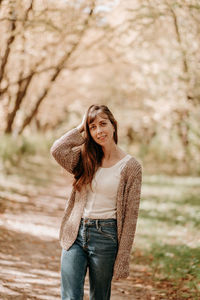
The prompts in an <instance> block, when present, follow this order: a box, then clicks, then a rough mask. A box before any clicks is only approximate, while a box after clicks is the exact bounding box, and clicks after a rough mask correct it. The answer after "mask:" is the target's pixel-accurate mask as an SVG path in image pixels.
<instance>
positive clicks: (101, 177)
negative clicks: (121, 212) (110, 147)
mask: <svg viewBox="0 0 200 300" xmlns="http://www.w3.org/2000/svg"><path fill="white" fill-rule="evenodd" d="M130 158H131V155H130V154H127V155H126V156H124V157H123V158H122V159H121V160H119V161H118V162H117V163H116V164H115V165H114V166H112V167H109V168H103V167H99V168H98V170H97V171H96V173H95V175H94V177H93V180H92V190H91V189H90V187H89V185H88V195H87V203H86V205H85V208H84V211H83V218H92V219H109V218H116V217H117V216H116V210H117V207H116V198H117V197H116V196H117V190H118V185H119V181H120V173H121V171H122V169H123V167H124V166H125V164H126V162H127V161H128V160H129V159H130Z"/></svg>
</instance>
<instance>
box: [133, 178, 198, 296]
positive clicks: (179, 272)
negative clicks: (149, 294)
mask: <svg viewBox="0 0 200 300" xmlns="http://www.w3.org/2000/svg"><path fill="white" fill-rule="evenodd" d="M199 204H200V178H197V177H194V178H192V177H185V176H184V177H169V176H164V175H162V176H160V175H154V176H144V178H143V187H142V196H141V204H140V212H139V219H138V225H137V234H136V238H135V246H136V247H135V249H134V251H133V254H134V255H133V256H134V257H132V260H133V263H138V264H144V263H145V264H147V265H148V266H149V268H150V270H151V274H152V278H153V280H155V281H161V280H168V281H170V282H171V283H172V290H173V289H174V293H176V297H178V298H177V299H198V297H199V293H200V286H199V282H200V239H199V227H200V208H199V207H200V206H199ZM138 251H139V253H140V255H137V252H138ZM141 253H142V254H141ZM191 297H192V298H191ZM169 299H171V298H169ZM172 299H174V298H172Z"/></svg>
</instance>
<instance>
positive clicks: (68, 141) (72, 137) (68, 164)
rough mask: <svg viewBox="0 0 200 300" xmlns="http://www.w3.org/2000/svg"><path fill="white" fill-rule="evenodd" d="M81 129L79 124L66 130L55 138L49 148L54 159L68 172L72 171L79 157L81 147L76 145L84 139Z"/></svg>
mask: <svg viewBox="0 0 200 300" xmlns="http://www.w3.org/2000/svg"><path fill="white" fill-rule="evenodd" d="M82 131H83V128H82V126H80V125H79V126H78V127H76V128H74V129H72V130H70V131H68V132H67V133H65V134H64V135H63V136H61V137H60V138H59V139H57V140H56V141H55V142H54V143H53V145H52V147H51V149H50V152H51V154H52V155H53V157H54V158H55V160H56V161H57V162H58V163H59V164H60V165H61V166H62V167H63V168H64V169H65V170H67V171H68V172H70V173H73V170H74V168H75V166H76V164H77V163H78V160H79V157H80V152H81V149H80V147H78V146H80V145H82V144H83V143H84V141H85V139H84V138H83V136H82V135H81V132H82Z"/></svg>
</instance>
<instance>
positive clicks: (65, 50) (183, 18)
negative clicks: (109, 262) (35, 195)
mask: <svg viewBox="0 0 200 300" xmlns="http://www.w3.org/2000/svg"><path fill="white" fill-rule="evenodd" d="M199 49H200V4H199V1H195V0H177V1H174V0H154V1H148V0H140V1H139V0H138V1H137V0H136V1H133V0H126V1H120V0H113V1H109V0H96V1H95V0H82V1H81V0H79V1H78V0H75V1H67V0H62V1H61V0H60V1H53V0H49V1H47V0H33V1H30V0H27V1H26V0H23V1H18V0H17V1H12V0H10V1H9V0H1V1H0V120H1V122H0V136H1V143H0V159H1V162H0V168H1V174H2V175H1V176H2V180H3V181H2V182H3V183H2V189H3V190H4V192H2V193H1V200H3V201H2V202H1V212H2V213H3V214H5V212H6V211H7V212H9V211H10V209H11V207H10V204H8V203H9V201H11V200H10V198H12V197H14V196H10V198H9V197H8V196H6V194H5V193H6V192H8V189H9V188H8V187H7V190H6V188H5V181H7V182H8V181H9V182H10V185H12V184H13V181H12V178H13V177H12V175H13V174H15V175H17V177H18V179H17V180H18V181H20V180H22V179H21V178H22V177H23V176H25V177H26V179H27V178H28V176H30V178H29V180H31V178H33V174H35V172H36V169H34V167H33V165H31V163H33V162H35V163H38V164H39V169H40V172H42V171H41V170H42V169H41V167H40V164H41V165H44V164H45V166H48V165H49V166H51V168H52V164H53V167H54V168H56V166H55V164H54V163H53V162H52V161H51V158H50V155H49V148H50V146H51V145H52V143H53V141H54V140H55V139H56V138H58V137H60V136H61V135H62V134H64V133H65V132H66V131H68V130H70V129H71V128H73V127H75V126H77V125H78V124H79V122H80V121H81V119H82V116H83V113H84V112H85V111H86V109H87V108H88V106H89V105H91V104H94V103H99V104H105V105H108V107H109V108H110V109H111V111H112V112H113V114H114V116H115V117H116V119H117V121H118V126H119V141H120V145H121V147H122V148H124V150H125V151H127V152H129V153H130V154H132V155H133V156H135V157H137V158H138V159H139V160H140V161H141V162H142V165H143V170H144V189H143V194H142V196H143V199H144V201H143V204H142V205H143V206H141V220H142V218H144V219H145V218H147V214H148V218H149V216H150V215H151V214H150V210H151V209H152V210H153V208H152V205H153V206H154V205H155V206H156V205H157V204H156V203H157V202H158V198H159V193H160V191H161V189H162V188H161V186H163V185H165V184H166V185H168V186H169V190H165V193H164V194H165V195H164V196H163V194H162V195H161V196H160V201H161V202H162V203H163V202H165V201H166V199H164V198H162V197H168V196H169V194H170V193H171V191H172V189H174V194H173V193H172V194H173V195H172V194H170V197H171V198H170V201H172V198H173V197H174V199H175V198H178V199H179V200H180V199H181V200H180V201H183V202H179V206H180V203H181V206H182V205H184V206H182V208H181V207H179V206H175V204H173V205H174V206H173V207H172V206H170V205H172V203H171V202H170V204H169V203H168V204H167V205H168V206H167V208H166V207H165V208H163V209H165V210H168V212H169V213H170V215H171V216H172V218H173V220H175V224H174V223H173V222H172V223H173V224H171V220H170V221H169V220H168V219H167V220H165V218H164V215H162V218H161V217H160V212H159V211H158V214H157V215H156V216H155V215H154V217H155V220H156V221H155V222H165V221H166V222H168V223H167V227H166V228H165V230H166V231H167V230H168V229H169V228H168V226H172V227H173V226H175V225H177V224H178V226H183V227H185V226H186V227H187V226H188V227H190V226H191V228H192V229H191V228H190V229H191V230H192V238H191V240H190V241H188V240H187V238H186V240H184V244H185V245H186V244H187V247H188V248H187V249H186V253H185V252H184V254H183V255H184V257H185V255H186V257H187V258H188V256H189V253H191V247H192V248H193V249H196V247H197V246H198V247H199V243H198V240H197V238H196V236H197V226H199V221H198V216H197V213H198V210H197V208H198V206H197V203H199V183H200V180H199V175H200V155H199V152H200V126H199V125H200V51H199ZM25 165H26V167H27V165H29V167H30V170H31V171H30V173H29V175H27V173H26V172H25V171H24V170H25V169H24V168H25ZM43 170H44V169H43ZM59 172H60V171H59V170H58V174H60V173H59ZM19 174H20V175H19ZM23 174H24V175H23ZM43 174H46V173H45V171H44V173H43ZM47 174H50V173H48V172H47ZM47 174H46V176H47ZM62 174H63V173H62ZM10 176H11V177H12V178H11V177H10ZM53 176H54V175H52V178H53ZM47 177H48V176H47ZM47 177H45V179H44V178H43V179H41V178H40V179H38V181H37V184H38V185H41V182H42V184H44V181H45V184H46V183H47V182H49V181H50V178H47ZM27 180H28V179H27ZM34 184H36V183H35V182H34ZM152 185H155V186H156V187H157V192H156V193H157V194H156V196H155V194H153V193H154V192H155V191H154V192H152V191H150V186H152ZM3 186H4V187H3ZM34 188H35V186H34ZM170 188H171V189H170ZM184 188H187V191H186V190H185V189H184ZM177 189H179V193H180V194H179V195H178V196H177V194H176V195H175V190H176V192H177ZM15 192H16V191H15ZM150 194H151V195H150ZM166 195H168V196H166ZM183 195H184V197H185V198H184V197H183ZM153 197H155V198H153ZM12 199H14V198H12ZM145 199H146V200H145ZM150 199H153V201H152V202H151V203H149V200H150ZM155 199H156V200H155ZM15 200H16V199H15ZM168 200H169V199H168ZM12 201H14V200H12ZM16 201H18V200H16ZM27 201H28V200H27ZM145 201H146V202H145ZM156 201H157V202H156ZM184 201H185V202H184ZM12 203H13V202H12ZM145 203H146V204H145ZM166 203H167V202H166ZM145 205H146V206H145ZM61 206H62V207H63V204H62V205H61ZM150 207H151V208H150ZM183 207H184V209H183ZM181 210H182V212H181ZM183 210H184V213H183ZM166 212H167V211H165V212H164V210H163V213H164V214H165V213H166ZM8 218H9V217H8ZM151 218H152V215H151ZM160 218H161V219H160ZM141 222H142V221H141ZM151 222H153V221H152V220H151ZM188 222H189V224H188ZM145 224H146V223H144V224H143V225H142V223H141V225H139V228H138V232H139V235H140V226H144V225H145ZM156 224H157V225H158V224H159V223H156ZM162 224H163V223H162ZM4 225H5V224H3V225H2V226H4ZM154 225H155V224H154ZM158 226H159V225H158ZM179 229H180V228H179ZM148 234H149V233H148ZM178 234H180V231H179V233H177V235H178ZM187 234H188V235H189V234H190V232H188V233H187ZM150 240H151V242H152V236H151V239H150ZM141 241H142V238H141ZM179 242H180V240H179ZM141 243H142V242H141ZM139 244H140V240H138V245H139ZM154 250H155V249H154ZM154 250H152V251H154ZM148 251H149V252H148V254H149V253H150V250H148ZM160 251H161V252H162V251H164V250H160ZM171 251H172V250H171ZM173 251H175V252H176V251H177V249H174V250H173ZM173 251H172V252H173ZM195 251H196V250H195ZM175 252H174V253H173V255H181V254H180V252H178V254H175ZM153 253H154V254H155V252H153ZM170 253H171V252H170ZM195 253H196V252H195ZM154 254H153V255H154ZM143 255H144V253H143ZM145 255H146V254H145ZM151 255H152V254H151ZM155 255H158V254H155ZM173 255H172V256H173ZM193 256H195V259H197V258H196V254H195V255H193ZM193 256H192V258H191V259H194V257H193ZM136 257H137V255H136ZM158 261H159V260H158V259H157V262H158ZM161 264H163V261H162V263H161ZM166 264H168V261H167V260H166ZM188 264H189V266H190V267H191V266H193V269H194V270H196V267H197V265H199V260H195V261H193V260H192V263H191V260H189V261H188ZM164 265H165V264H164ZM157 268H158V266H157ZM176 268H177V266H176V267H175V269H174V274H178V271H177V269H176ZM188 268H189V267H188V266H187V267H185V269H184V270H187V271H186V272H189V271H188ZM191 272H193V271H191ZM193 273H194V272H193ZM193 273H192V275H191V274H190V275H191V276H193V277H192V280H191V277H190V280H189V279H188V277H186V281H188V280H189V281H190V282H193V285H190V290H193V292H194V293H195V292H197V290H198V288H197V284H196V283H195V282H196V281H195V280H196V279H197V277H198V276H200V275H199V273H198V275H197V272H196V271H195V273H194V274H193ZM180 278H181V279H183V278H185V277H184V276H183V274H182V273H181V275H180ZM195 278H196V279H195ZM193 279H194V281H193ZM181 286H182V285H181ZM49 299H50V298H49ZM167 299H170V298H167ZM174 299H175V298H174Z"/></svg>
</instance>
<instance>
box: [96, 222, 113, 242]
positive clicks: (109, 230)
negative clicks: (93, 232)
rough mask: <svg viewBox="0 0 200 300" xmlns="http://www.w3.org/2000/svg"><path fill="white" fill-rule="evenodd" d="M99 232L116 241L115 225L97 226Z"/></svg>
mask: <svg viewBox="0 0 200 300" xmlns="http://www.w3.org/2000/svg"><path fill="white" fill-rule="evenodd" d="M98 230H99V232H100V233H101V234H103V235H104V236H106V237H107V238H109V239H111V240H112V241H114V242H115V243H117V227H116V226H101V225H100V226H99V229H98Z"/></svg>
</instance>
